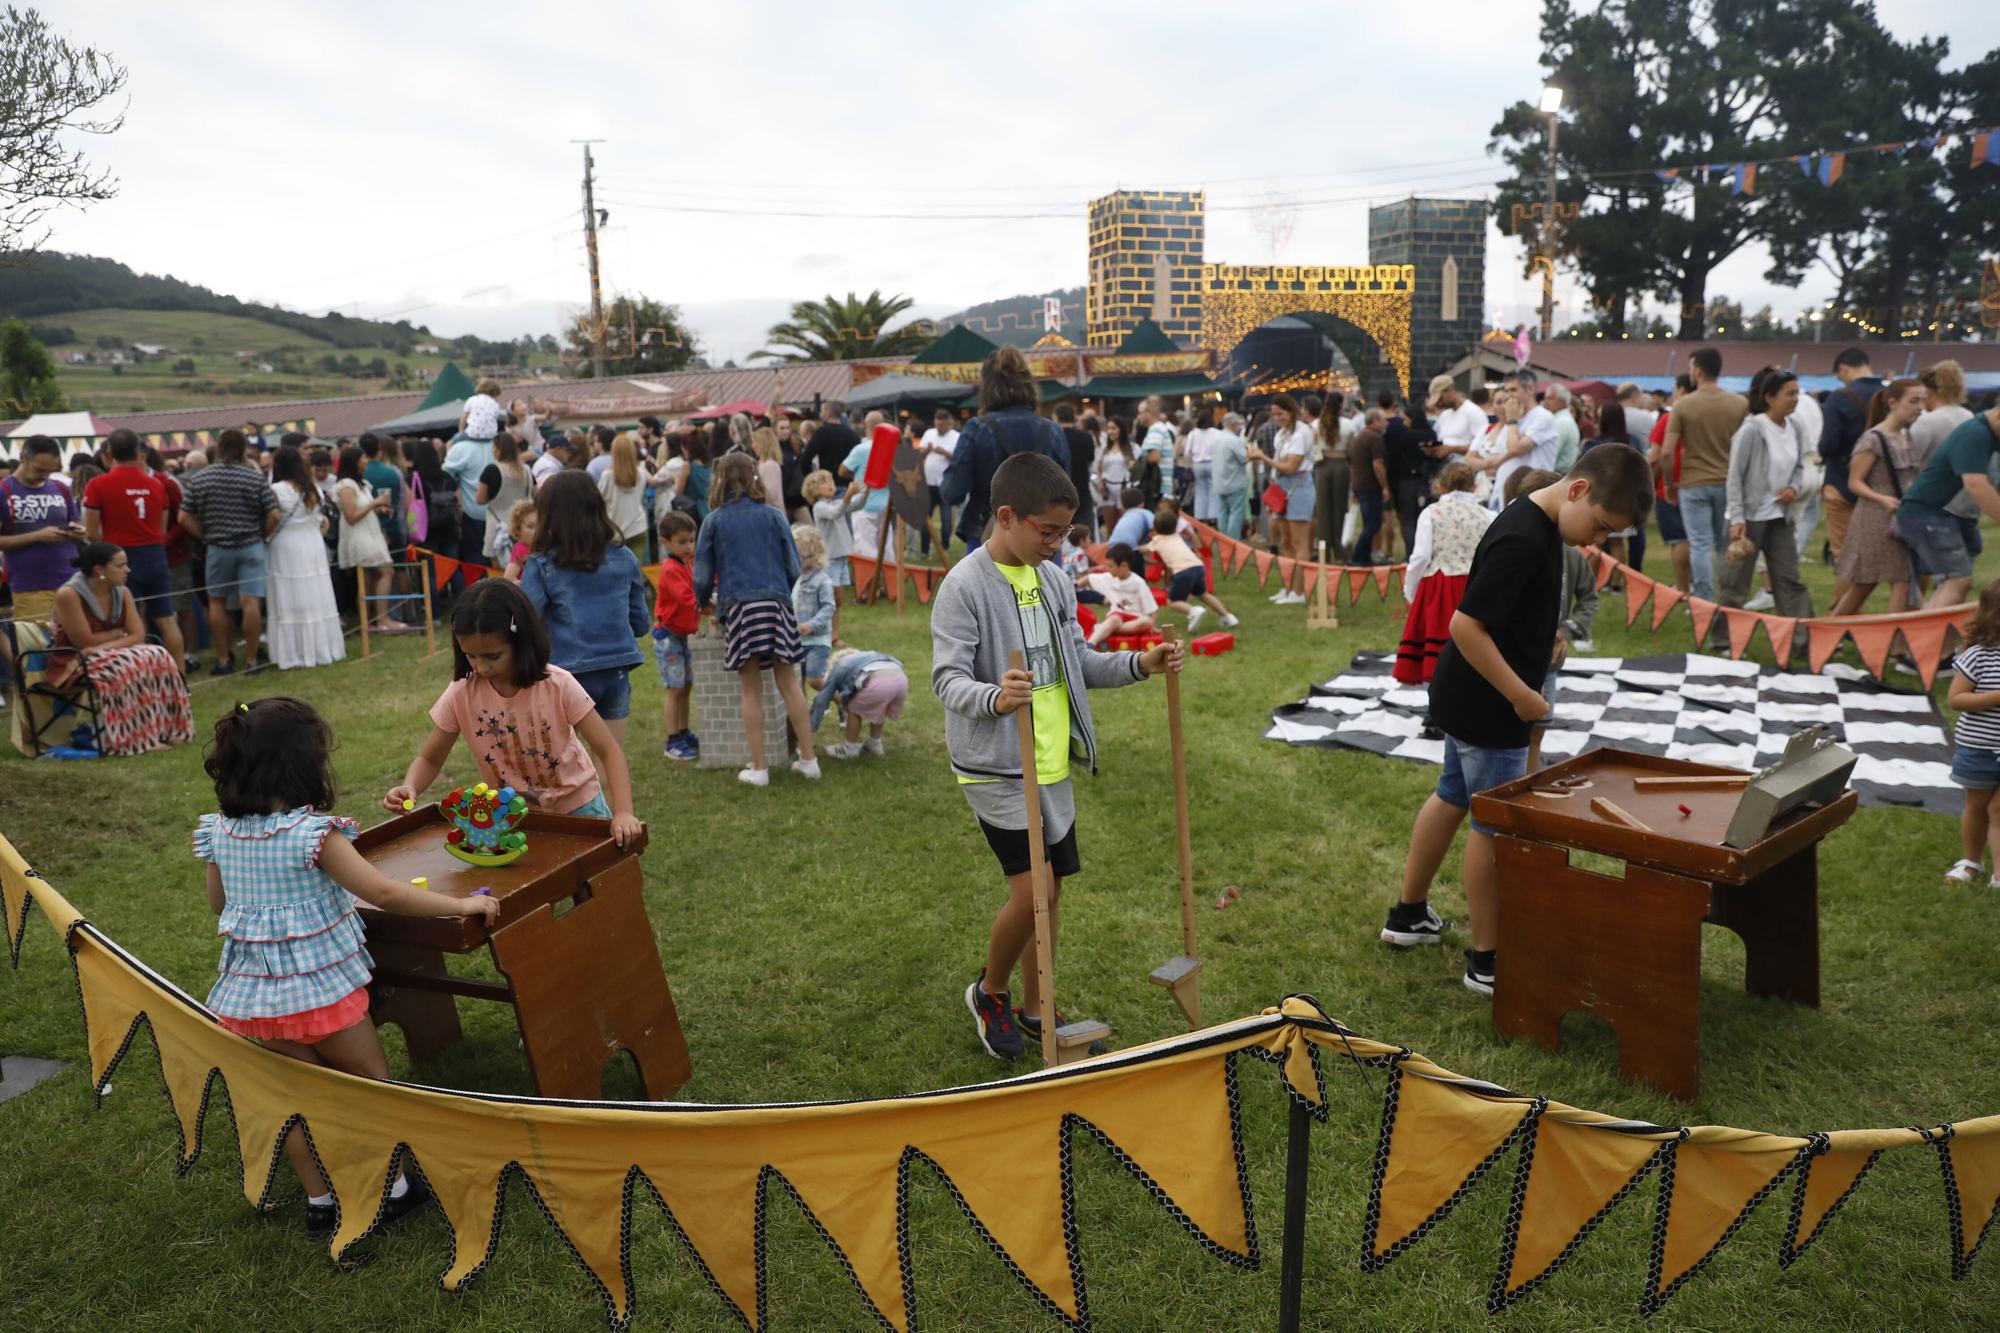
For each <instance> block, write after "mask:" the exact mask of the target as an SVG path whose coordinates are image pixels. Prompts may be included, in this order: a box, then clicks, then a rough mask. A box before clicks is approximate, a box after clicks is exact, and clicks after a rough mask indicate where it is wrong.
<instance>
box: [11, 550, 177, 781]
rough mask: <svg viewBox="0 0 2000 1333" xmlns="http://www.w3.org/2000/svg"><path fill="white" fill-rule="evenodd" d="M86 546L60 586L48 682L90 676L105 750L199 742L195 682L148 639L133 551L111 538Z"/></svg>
mask: <svg viewBox="0 0 2000 1333" xmlns="http://www.w3.org/2000/svg"><path fill="white" fill-rule="evenodd" d="M81 550H82V553H81V554H80V555H79V556H78V557H77V561H76V563H77V572H76V573H75V574H74V575H73V576H71V578H70V581H69V582H68V583H65V584H63V586H62V587H60V588H58V589H56V606H55V637H54V638H53V639H52V640H51V641H50V644H49V656H48V662H47V665H46V667H45V668H44V669H43V674H42V682H41V683H42V685H43V686H44V687H45V688H46V689H47V690H54V691H66V690H68V689H70V688H71V687H73V686H79V685H81V684H83V683H84V681H85V680H86V679H87V680H88V682H89V685H90V689H91V692H92V693H93V694H95V695H96V697H97V748H98V751H99V752H100V753H102V754H106V755H133V754H144V753H145V752H146V751H148V750H159V749H164V748H166V747H168V746H172V745H183V744H186V743H187V742H188V741H191V740H193V739H194V713H193V711H192V710H191V709H190V708H189V707H188V694H187V682H186V681H184V680H183V679H182V678H181V673H180V667H179V664H178V663H176V662H175V661H174V659H173V654H171V653H169V652H168V651H167V650H166V649H165V648H162V647H160V646H159V645H158V644H151V643H147V642H146V630H145V625H144V623H143V622H142V621H141V619H140V616H139V608H138V604H137V603H136V602H135V601H134V600H133V598H132V597H131V595H130V594H129V593H128V592H127V591H126V589H125V579H126V576H127V574H128V573H129V569H130V567H129V565H128V564H127V562H126V559H125V552H123V551H122V550H120V549H119V548H118V547H116V546H113V545H111V544H110V543H109V542H90V543H88V544H86V545H85V546H83V547H82V548H81Z"/></svg>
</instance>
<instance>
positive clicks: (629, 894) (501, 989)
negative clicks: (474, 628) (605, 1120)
mask: <svg viewBox="0 0 2000 1333" xmlns="http://www.w3.org/2000/svg"><path fill="white" fill-rule="evenodd" d="M447 827H448V825H447V824H446V822H445V820H444V817H443V816H442V815H441V814H440V813H439V811H438V808H437V806H436V805H427V806H424V807H422V808H420V809H417V810H413V811H411V812H409V813H408V814H403V815H399V816H397V817H396V818H394V819H391V820H389V821H387V822H386V823H382V824H377V825H375V826H374V827H373V828H370V829H366V830H364V831H363V832H362V834H361V836H360V837H358V838H356V839H355V846H356V847H357V848H359V849H360V851H361V854H362V855H363V856H365V857H367V858H368V862H369V864H371V865H373V866H374V867H375V868H376V869H377V870H379V871H381V872H382V873H383V874H385V875H387V876H388V877H389V878H390V879H398V880H402V881H404V882H405V883H407V882H409V881H410V880H413V879H416V878H418V877H419V876H423V877H426V878H428V879H429V881H430V884H429V887H430V889H431V891H432V892H434V893H448V894H451V895H453V896H455V897H464V896H465V895H467V894H469V893H471V892H472V891H473V890H474V889H477V888H480V887H482V886H484V887H486V888H488V889H490V890H491V891H492V894H493V896H494V897H495V898H497V899H499V901H500V915H499V918H498V919H497V920H496V921H495V922H494V923H493V925H492V926H491V928H489V927H488V926H487V925H486V923H485V922H483V921H481V920H479V919H478V918H475V917H411V916H394V915H391V914H389V913H386V912H379V911H376V910H375V909H373V908H371V907H366V906H364V907H362V909H361V919H362V923H363V924H364V925H365V926H366V927H367V930H368V951H369V953H370V954H372V955H373V956H374V959H375V980H374V983H373V985H372V986H371V987H370V1004H369V1007H370V1009H371V1010H372V1011H373V1014H374V1018H375V1021H376V1022H377V1023H396V1024H399V1025H400V1026H401V1027H402V1029H403V1036H404V1039H405V1041H406V1042H407V1043H408V1045H409V1049H410V1058H411V1059H412V1060H414V1061H417V1062H419V1063H421V1062H422V1061H424V1060H427V1059H429V1058H430V1057H431V1056H432V1055H435V1054H436V1053H437V1052H438V1051H440V1050H442V1049H444V1048H445V1047H446V1046H449V1045H450V1044H451V1043H453V1042H455V1041H457V1040H458V1039H459V1037H460V1035H461V1030H460V1028H459V1023H458V1008H457V1004H456V1002H455V1001H454V1000H453V998H452V997H453V996H456V995H467V996H472V997H474V998H476V999H484V1000H501V1001H504V1002H506V1003H507V1004H510V1005H512V1006H513V1007H514V1017H515V1019H516V1021H517V1022H519V1024H520V1027H521V1043H522V1045H523V1046H524V1047H525V1048H526V1050H527V1053H528V1069H529V1072H530V1074H531V1075H532V1076H533V1078H534V1081H535V1090H536V1091H537V1092H538V1093H539V1094H540V1095H541V1096H544V1097H565V1098H578V1099H591V1098H596V1097H599V1096H601V1095H602V1091H603V1072H604V1064H605V1062H606V1061H607V1060H609V1059H610V1058H611V1057H612V1056H613V1055H614V1054H616V1053H617V1052H618V1051H620V1050H627V1051H630V1052H632V1057H633V1059H634V1060H636V1061H637V1062H638V1065H639V1076H640V1079H641V1081H642V1082H643V1083H644V1084H645V1088H646V1095H647V1096H648V1097H649V1098H652V1099H653V1100H655V1101H660V1100H664V1099H666V1098H667V1097H669V1096H671V1095H672V1094H673V1092H674V1090H675V1089H676V1088H678V1087H680V1086H681V1084H683V1083H685V1082H687V1080H688V1076H689V1075H690V1074H691V1073H692V1072H693V1067H692V1065H691V1064H690V1062H689V1059H688V1048H687V1040H686V1038H685V1037H683V1036H682V1035H681V1024H680V1017H679V1015H678V1014H677V1013H676V1012H675V1010H674V997H673V993H672V992H671V991H670V990H668V988H667V978H666V973H665V972H664V971H663V970H662V969H661V967H660V951H659V947H658V946H657V945H656V944H655V943H654V939H653V927H652V923H651V922H650V921H649V920H647V917H646V907H645V901H644V898H643V895H642V882H641V877H640V873H639V853H640V852H643V851H644V850H645V849H646V836H645V834H644V833H643V832H641V834H640V835H639V838H638V840H637V841H635V842H634V843H633V844H632V845H631V846H629V847H625V848H620V847H619V846H618V844H617V843H615V842H613V841H612V840H611V832H610V825H609V824H607V823H606V822H605V821H603V820H601V819H575V818H572V817H570V816H568V815H547V814H540V813H531V814H529V815H528V817H527V820H526V822H525V823H524V824H523V826H522V827H524V828H525V829H526V830H527V833H528V850H527V853H526V854H525V855H524V856H522V857H521V859H520V860H518V861H515V862H514V863H513V864H512V865H506V866H497V867H485V866H473V865H467V864H466V863H465V862H463V861H460V860H459V859H458V858H456V857H454V856H452V855H451V854H450V853H449V852H447V851H446V850H445V830H446V829H447ZM564 904H571V905H569V906H568V907H567V910H565V911H563V913H562V915H560V916H558V915H557V914H556V912H557V908H558V907H559V906H562V905H564ZM482 946H490V947H491V949H492V951H493V962H494V965H495V966H496V967H498V968H499V970H500V973H501V975H502V976H503V977H505V978H506V980H505V981H503V982H496V981H481V980H477V979H474V978H469V977H455V976H452V975H451V974H450V973H449V972H447V971H446V970H445V962H444V955H446V954H448V953H457V954H464V953H472V952H474V951H476V950H478V949H479V948H481V947H482Z"/></svg>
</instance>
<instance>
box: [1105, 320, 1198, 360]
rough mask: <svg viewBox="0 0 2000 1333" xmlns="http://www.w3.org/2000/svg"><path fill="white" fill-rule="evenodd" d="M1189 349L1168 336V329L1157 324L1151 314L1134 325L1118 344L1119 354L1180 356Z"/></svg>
mask: <svg viewBox="0 0 2000 1333" xmlns="http://www.w3.org/2000/svg"><path fill="white" fill-rule="evenodd" d="M1186 351H1187V349H1186V348H1185V347H1182V346H1180V345H1179V344H1178V343H1176V342H1175V341H1174V340H1173V339H1172V338H1169V337H1168V336H1167V331H1166V330H1165V329H1163V328H1161V327H1160V326H1159V325H1158V324H1155V323H1154V322H1153V320H1152V318H1151V317H1150V316H1148V317H1147V318H1145V319H1142V320H1140V321H1139V322H1138V323H1137V324H1134V325H1133V326H1132V331H1131V332H1130V333H1128V334H1126V335H1125V340H1124V341H1123V342H1121V343H1119V344H1118V351H1117V352H1116V353H1115V355H1118V356H1180V355H1183V354H1184V353H1185V352H1186Z"/></svg>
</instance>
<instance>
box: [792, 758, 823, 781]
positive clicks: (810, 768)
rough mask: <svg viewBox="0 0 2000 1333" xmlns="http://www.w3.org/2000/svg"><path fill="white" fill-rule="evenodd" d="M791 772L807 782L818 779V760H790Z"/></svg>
mask: <svg viewBox="0 0 2000 1333" xmlns="http://www.w3.org/2000/svg"><path fill="white" fill-rule="evenodd" d="M792 772H794V773H796V774H798V775H799V776H800V777H802V778H805V779H807V780H808V781H810V780H812V779H815V778H817V777H819V760H817V759H794V760H792Z"/></svg>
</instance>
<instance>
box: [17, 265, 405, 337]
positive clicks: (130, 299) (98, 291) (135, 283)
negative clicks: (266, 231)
mask: <svg viewBox="0 0 2000 1333" xmlns="http://www.w3.org/2000/svg"><path fill="white" fill-rule="evenodd" d="M112 308H115V309H121V310H199V311H207V312H209V313H211V314H220V315H236V316H240V317H243V318H247V319H254V320H261V321H262V322H263V323H265V324H271V325H276V326H277V327H278V328H280V329H286V330H289V331H290V332H292V333H294V334H303V335H304V336H305V337H308V338H312V339H316V340H318V341H321V342H327V343H331V344H333V345H334V346H335V347H337V348H360V347H396V346H398V345H405V344H408V343H410V342H413V341H416V340H419V339H428V338H429V337H430V330H428V329H426V328H425V327H424V326H423V325H421V324H412V323H410V322H409V321H408V320H406V319H404V320H397V321H396V322H395V323H393V324H391V323H384V322H382V321H380V320H373V319H349V318H348V317H347V316H345V315H342V314H341V313H339V312H338V311H333V312H329V313H328V314H324V315H303V314H300V313H299V312H297V311H295V310H280V309H278V308H276V307H275V306H267V305H257V304H255V303H254V302H250V301H239V300H237V299H236V298H235V297H233V296H223V295H220V294H218V293H216V292H212V291H210V290H209V289H208V288H206V287H197V286H195V285H194V284H193V283H191V282H182V281H181V280H180V279H179V278H175V277H156V276H154V275H153V274H150V273H134V272H133V271H132V270H131V269H129V268H127V267H126V266H125V265H123V264H121V263H119V262H118V261H117V260H115V259H100V258H97V257H96V256H93V255H66V254H62V253H59V252H56V251H44V252H42V253H40V254H37V255H34V256H32V257H30V258H29V259H28V260H27V261H26V262H25V263H23V264H21V265H19V266H18V267H8V268H0V316H4V315H14V316H16V317H18V318H20V319H22V320H24V321H26V322H27V323H30V324H34V325H39V326H41V327H42V328H44V329H56V328H61V327H64V326H67V325H69V324H71V323H72V322H71V321H66V320H64V319H62V318H61V316H63V315H67V314H71V313H74V312H77V311H85V310H104V309H112ZM79 332H80V331H79ZM130 336H134V337H137V336H138V335H136V334H133V335H130ZM45 341H47V340H46V339H45ZM56 341H67V340H66V339H57V340H56ZM266 341H267V342H268V340H266ZM251 345H253V346H254V345H256V344H251Z"/></svg>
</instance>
